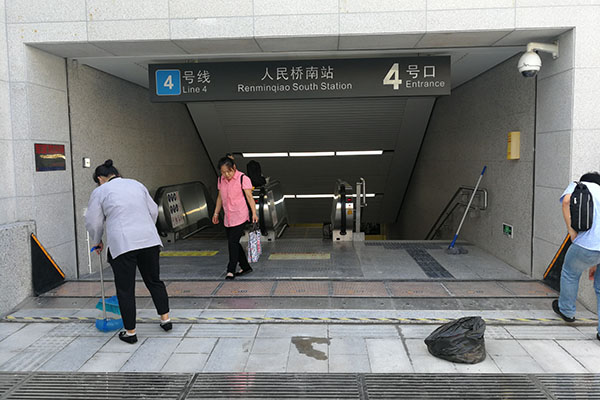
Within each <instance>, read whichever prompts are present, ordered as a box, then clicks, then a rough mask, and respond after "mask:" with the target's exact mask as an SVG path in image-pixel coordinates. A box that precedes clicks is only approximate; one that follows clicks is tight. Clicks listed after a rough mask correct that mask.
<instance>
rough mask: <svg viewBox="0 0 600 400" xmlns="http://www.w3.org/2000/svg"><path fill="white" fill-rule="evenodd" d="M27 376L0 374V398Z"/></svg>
mask: <svg viewBox="0 0 600 400" xmlns="http://www.w3.org/2000/svg"><path fill="white" fill-rule="evenodd" d="M27 376H28V374H22V373H14V374H0V396H2V395H3V394H5V393H6V392H8V391H9V390H10V389H12V388H13V387H14V386H16V385H17V384H19V383H21V381H22V380H23V379H25V378H27Z"/></svg>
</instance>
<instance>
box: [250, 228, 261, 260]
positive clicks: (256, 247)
mask: <svg viewBox="0 0 600 400" xmlns="http://www.w3.org/2000/svg"><path fill="white" fill-rule="evenodd" d="M261 254H262V247H261V245H260V231H259V230H258V229H257V228H252V230H251V231H250V233H248V262H251V263H255V262H258V259H259V258H260V255H261Z"/></svg>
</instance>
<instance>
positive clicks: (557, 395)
mask: <svg viewBox="0 0 600 400" xmlns="http://www.w3.org/2000/svg"><path fill="white" fill-rule="evenodd" d="M0 399H2V400H4V399H7V400H8V399H21V400H27V399H29V400H41V399H44V400H50V399H52V400H54V399H74V400H75V399H80V400H98V399H115V400H116V399H181V400H185V399H188V400H192V399H342V400H347V399H357V400H382V399H398V400H402V399H415V400H416V399H435V400H445V399H448V400H451V399H461V400H462V399H486V400H495V399H498V400H500V399H502V400H507V399H515V400H516V399H519V400H521V399H523V400H527V399H533V400H537V399H540V400H541V399H551V400H559V399H586V400H590V399H591V400H600V374H535V375H526V374H361V373H356V374H351V373H331V374H328V373H323V374H314V373H248V372H245V373H239V372H228V373H197V374H192V373H187V374H186V373H41V372H31V373H2V372H0Z"/></svg>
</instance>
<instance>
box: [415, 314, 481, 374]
mask: <svg viewBox="0 0 600 400" xmlns="http://www.w3.org/2000/svg"><path fill="white" fill-rule="evenodd" d="M484 334H485V321H484V320H483V319H481V317H464V318H460V319H456V320H454V321H451V322H448V323H446V324H444V325H442V326H440V327H439V328H437V329H436V330H435V331H433V332H432V333H431V334H430V335H429V336H428V337H427V339H425V344H426V345H427V349H428V350H429V352H430V353H431V354H433V355H434V356H436V357H438V358H443V359H444V360H448V361H452V362H457V363H464V364H477V363H479V362H482V361H483V360H485V340H484V337H483V335H484Z"/></svg>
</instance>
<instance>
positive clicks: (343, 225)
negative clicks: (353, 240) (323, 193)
mask: <svg viewBox="0 0 600 400" xmlns="http://www.w3.org/2000/svg"><path fill="white" fill-rule="evenodd" d="M340 201H341V202H342V206H341V211H342V215H341V227H340V235H345V234H346V185H344V184H341V185H340Z"/></svg>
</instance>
